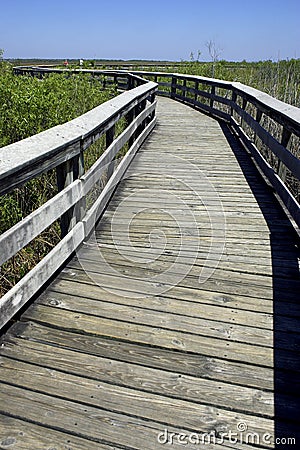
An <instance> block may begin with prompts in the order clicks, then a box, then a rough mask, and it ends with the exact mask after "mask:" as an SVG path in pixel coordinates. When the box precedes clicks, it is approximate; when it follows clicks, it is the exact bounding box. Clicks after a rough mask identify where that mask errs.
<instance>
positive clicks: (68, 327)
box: [0, 98, 300, 450]
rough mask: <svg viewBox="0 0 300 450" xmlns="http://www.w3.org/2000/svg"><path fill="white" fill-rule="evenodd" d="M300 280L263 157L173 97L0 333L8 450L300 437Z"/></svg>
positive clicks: (1, 440) (151, 447)
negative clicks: (38, 291) (98, 212)
mask: <svg viewBox="0 0 300 450" xmlns="http://www.w3.org/2000/svg"><path fill="white" fill-rule="evenodd" d="M299 287H300V279H299V248H298V246H297V240H296V235H295V234H294V232H293V228H292V226H291V224H290V223H289V221H288V220H287V218H286V216H285V215H284V213H283V211H282V210H281V207H280V206H279V204H278V203H277V201H276V199H275V197H274V194H273V192H272V190H271V189H270V187H268V186H267V184H265V182H264V181H263V179H262V178H261V176H260V175H259V173H258V172H257V170H256V168H255V167H254V165H253V163H252V160H251V158H250V156H249V155H248V154H247V153H246V152H245V151H244V150H243V149H242V148H241V147H240V145H239V144H238V142H237V141H236V140H235V138H234V137H233V136H232V135H231V134H230V132H229V130H228V129H227V128H226V126H225V125H222V126H221V125H220V124H219V123H218V122H217V121H215V120H213V119H211V118H209V117H208V116H205V115H202V114H200V113H198V112H196V111H194V110H193V109H191V108H189V107H187V106H184V105H182V104H180V103H178V102H174V101H172V100H169V99H165V98H160V99H159V104H158V124H157V126H156V128H155V130H154V131H153V133H152V134H151V136H150V137H149V138H148V139H147V141H146V142H145V143H144V145H143V146H142V148H141V149H140V151H139V153H138V154H137V156H136V157H135V159H134V162H133V163H132V165H131V167H130V169H129V170H128V172H127V175H126V177H125V179H124V180H123V181H122V182H121V184H120V185H119V186H118V188H117V191H116V192H115V194H114V196H113V198H112V200H111V202H110V205H109V207H108V209H107V211H106V212H105V214H104V216H103V217H102V219H101V220H100V222H99V223H98V225H97V227H96V230H95V233H93V235H92V236H91V239H90V240H89V241H88V242H86V243H85V244H84V245H83V246H82V247H81V249H80V251H79V252H78V253H77V255H76V257H74V258H73V259H72V260H71V261H70V262H69V263H68V264H67V266H66V267H65V269H64V270H63V271H62V272H61V273H60V274H58V276H57V277H56V279H55V280H54V281H53V282H52V283H51V284H50V285H49V287H48V288H47V290H46V292H44V293H43V294H42V295H40V296H39V297H38V298H37V299H36V300H35V301H34V302H33V303H32V304H31V306H29V308H27V309H26V310H25V311H23V313H22V315H21V317H20V320H18V321H17V322H16V323H15V324H14V325H13V326H12V327H11V328H10V329H9V330H8V331H7V332H6V334H4V336H3V337H2V345H1V359H0V362H1V367H0V379H1V381H2V386H1V398H0V405H1V421H0V448H1V449H32V450H37V449H48V450H50V449H52V450H53V449H69V450H71V449H72V450H74V449H78V450H79V449H80V450H82V449H86V450H94V449H95V450H96V449H97V450H102V449H105V450H111V449H141V450H142V449H145V450H157V449H163V448H172V449H173V448H174V449H177V448H178V449H179V448H184V449H190V450H191V449H195V448H205V449H216V450H220V449H223V448H232V449H245V450H247V449H250V448H256V447H257V446H258V447H260V448H273V444H272V439H271V438H269V437H268V436H274V433H275V434H276V436H277V437H279V438H282V437H285V438H288V437H292V438H294V437H295V438H296V439H298V442H300V441H299V439H300V437H299V403H300V402H299V370H300V364H299V359H298V356H299V353H298V349H299V337H300V335H299V330H300V326H299V312H300V305H299V302H298V301H299V292H300V289H299ZM203 432H204V433H208V434H209V435H210V438H209V437H207V438H206V442H207V441H208V440H210V441H211V444H208V443H207V444H206V445H203V446H201V445H198V444H197V445H196V442H197V439H198V440H200V438H201V437H200V435H201V433H203ZM171 433H175V435H172V434H171ZM178 433H182V434H181V435H178ZM222 433H225V434H226V435H225V438H224V441H223V439H222ZM228 433H232V435H233V439H234V438H236V442H234V441H232V439H230V438H229V434H228ZM247 433H248V434H247ZM253 433H255V435H254V434H253ZM253 436H254V437H253ZM257 436H259V438H258V437H257ZM214 439H215V440H214ZM251 439H252V440H251ZM253 439H254V443H255V445H252V442H253ZM166 440H168V442H169V443H170V442H171V441H172V443H173V446H170V445H167V444H165V445H164V442H165V441H166ZM180 442H181V443H180ZM183 442H184V443H185V444H187V445H183ZM199 442H201V441H199ZM298 445H300V444H298ZM276 448H281V447H280V446H279V445H277V447H276ZM283 448H288V447H283ZM289 448H298V447H297V446H296V445H294V446H289Z"/></svg>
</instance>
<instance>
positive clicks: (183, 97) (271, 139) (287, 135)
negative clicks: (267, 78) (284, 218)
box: [134, 71, 300, 227]
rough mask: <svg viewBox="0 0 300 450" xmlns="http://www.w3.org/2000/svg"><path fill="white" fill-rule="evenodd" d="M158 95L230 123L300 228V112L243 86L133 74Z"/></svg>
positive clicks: (177, 76) (175, 75)
mask: <svg viewBox="0 0 300 450" xmlns="http://www.w3.org/2000/svg"><path fill="white" fill-rule="evenodd" d="M134 74H136V75H139V76H142V77H146V78H147V79H150V80H153V81H154V82H156V83H158V86H159V88H158V92H157V93H158V94H159V95H164V96H167V97H170V98H172V99H174V100H178V101H181V102H183V103H185V104H187V105H190V106H192V107H193V108H195V109H197V110H199V111H201V112H204V113H206V114H209V115H211V116H212V117H214V118H216V119H218V120H222V121H225V122H226V123H227V124H228V126H229V127H230V129H231V131H232V132H234V134H235V135H236V136H237V137H238V138H239V139H240V141H241V142H242V144H243V145H244V146H245V147H246V148H247V150H248V151H249V152H250V153H251V155H252V156H253V158H254V160H255V162H256V164H257V165H258V166H259V168H260V169H261V171H262V172H263V174H264V176H266V178H267V179H268V180H269V181H270V183H271V184H272V186H273V188H274V189H275V191H276V193H277V194H278V195H279V198H280V199H281V201H282V202H283V204H284V205H285V207H286V208H287V210H288V211H289V213H290V215H291V216H292V218H293V219H294V220H295V222H296V224H297V226H298V227H300V206H299V201H300V109H299V108H297V107H295V106H292V105H289V104H287V103H284V102H282V101H280V100H277V99H275V98H273V97H271V96H270V95H268V94H266V93H264V92H261V91H259V90H257V89H254V88H251V87H249V86H246V85H243V84H242V83H238V82H229V81H222V80H216V79H212V78H205V77H199V76H194V75H185V74H178V73H166V72H152V71H151V72H150V71H148V72H146V71H134Z"/></svg>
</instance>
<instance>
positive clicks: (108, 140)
mask: <svg viewBox="0 0 300 450" xmlns="http://www.w3.org/2000/svg"><path fill="white" fill-rule="evenodd" d="M114 138H115V126H114V125H113V126H112V127H111V128H110V129H109V130H107V132H106V135H105V146H106V148H108V147H109V146H110V144H111V143H112V142H113V140H114ZM114 167H115V161H114V160H112V161H111V162H110V163H109V165H108V168H107V180H109V179H110V177H111V176H112V174H113V172H114Z"/></svg>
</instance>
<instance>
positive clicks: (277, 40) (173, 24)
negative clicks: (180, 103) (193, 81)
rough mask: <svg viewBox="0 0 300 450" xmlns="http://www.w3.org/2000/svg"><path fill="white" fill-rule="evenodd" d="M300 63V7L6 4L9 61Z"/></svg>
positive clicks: (276, 2)
mask: <svg viewBox="0 0 300 450" xmlns="http://www.w3.org/2000/svg"><path fill="white" fill-rule="evenodd" d="M208 40H213V41H214V42H215V43H216V46H217V47H218V48H220V49H222V51H221V55H220V58H221V59H227V60H233V61H234V60H236V61H238V60H243V59H246V60H249V61H253V60H261V59H273V60H277V59H278V58H280V59H286V58H300V1H299V0H273V1H271V0H252V1H246V0H239V1H237V0H224V1H221V0H205V1H204V0H198V1H195V0H191V1H189V0H187V1H179V0H178V1H176V0H160V1H158V0H147V1H145V0H144V1H143V0H132V1H129V0H122V1H120V0H104V1H102V0H85V1H84V0H80V1H79V0H72V1H71V0H0V48H3V49H4V51H5V54H4V56H5V57H6V58H85V59H90V58H105V59H106V58H107V59H135V58H137V59H161V60H175V61H180V60H181V59H189V56H190V53H191V52H194V54H195V55H197V52H198V50H200V51H201V57H200V59H201V60H209V55H208V51H207V48H206V45H205V43H206V42H207V41H208Z"/></svg>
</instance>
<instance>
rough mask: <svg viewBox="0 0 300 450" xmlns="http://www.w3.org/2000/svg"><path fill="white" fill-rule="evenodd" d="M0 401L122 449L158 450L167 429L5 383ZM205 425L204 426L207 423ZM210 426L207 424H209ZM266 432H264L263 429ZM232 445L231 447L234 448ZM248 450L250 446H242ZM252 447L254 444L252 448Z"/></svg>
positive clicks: (14, 411)
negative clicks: (160, 436)
mask: <svg viewBox="0 0 300 450" xmlns="http://www.w3.org/2000/svg"><path fill="white" fill-rule="evenodd" d="M1 403H2V405H3V406H5V407H3V408H2V409H3V412H4V413H7V414H9V415H13V416H19V418H21V419H24V416H25V417H26V418H27V420H30V421H32V422H34V423H35V424H37V425H42V426H47V427H51V428H55V429H57V430H58V431H64V432H67V433H70V434H73V435H75V436H76V437H77V436H80V437H82V438H85V439H89V440H93V441H94V442H100V443H101V442H107V443H117V446H118V445H119V446H121V448H122V447H123V448H124V447H125V448H135V449H136V448H137V449H141V450H142V449H144V448H145V442H147V449H149V450H157V445H158V441H157V438H158V434H160V433H162V432H164V429H165V427H166V425H165V423H157V422H153V421H150V420H149V421H146V420H141V419H138V418H135V417H132V416H125V415H122V414H120V413H119V414H118V413H115V412H110V411H107V410H105V409H102V408H96V407H93V406H90V405H86V404H81V403H77V402H73V401H66V400H62V399H60V398H57V397H51V396H49V395H45V394H40V393H36V392H33V391H29V390H24V389H20V388H18V387H14V386H9V385H6V387H5V392H3V393H2V395H1ZM213 413H214V412H213V411H206V412H205V414H204V416H203V418H202V422H205V420H206V421H208V419H209V418H212V415H213ZM238 420H239V416H238V417H236V418H235V423H234V429H237V423H238ZM247 423H248V424H249V427H250V430H253V431H254V429H256V428H255V425H256V424H255V423H254V421H250V422H247ZM212 425H213V426H214V427H215V428H216V430H218V431H220V429H222V430H224V428H222V423H220V422H219V420H214V421H213V423H212V421H210V429H212V428H211V427H212ZM204 426H205V425H204ZM263 426H265V429H266V430H269V431H270V433H271V434H272V432H273V429H272V426H271V424H270V421H269V420H267V419H261V425H260V428H261V427H263ZM206 428H207V424H206ZM195 429H196V431H197V432H198V433H199V429H200V430H201V428H200V426H199V418H198V423H197V424H195ZM168 430H169V431H170V433H172V432H176V433H179V432H186V434H187V435H189V434H190V431H191V430H185V429H183V427H181V426H180V427H179V428H178V429H176V428H174V427H172V426H170V427H168ZM262 433H263V431H262ZM224 446H225V447H226V446H228V447H229V448H230V447H231V446H230V444H228V441H226V442H225V443H223V444H221V445H219V444H216V445H215V444H212V445H208V446H207V448H208V450H222V448H224ZM174 448H175V449H177V448H178V449H180V448H182V445H180V444H178V443H176V442H174ZM185 448H186V449H187V450H193V449H194V448H195V445H194V444H191V445H188V446H185ZM231 448H232V447H231ZM240 448H241V449H243V450H244V448H245V450H248V448H249V447H248V446H246V447H244V446H243V445H242V447H240ZM250 448H251V447H250Z"/></svg>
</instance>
